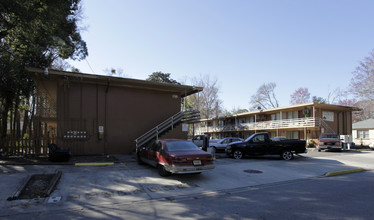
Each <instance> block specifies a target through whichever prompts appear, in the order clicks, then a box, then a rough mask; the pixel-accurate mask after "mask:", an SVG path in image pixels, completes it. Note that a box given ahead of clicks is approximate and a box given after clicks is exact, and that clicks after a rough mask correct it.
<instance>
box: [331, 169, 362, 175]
mask: <svg viewBox="0 0 374 220" xmlns="http://www.w3.org/2000/svg"><path fill="white" fill-rule="evenodd" d="M363 171H366V170H365V169H363V168H356V169H349V170H340V171H335V172H328V173H325V176H337V175H344V174H349V173H358V172H363Z"/></svg>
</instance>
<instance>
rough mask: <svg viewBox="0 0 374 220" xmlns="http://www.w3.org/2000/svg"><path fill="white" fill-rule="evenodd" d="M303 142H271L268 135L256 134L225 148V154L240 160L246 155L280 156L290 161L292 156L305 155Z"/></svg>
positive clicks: (286, 140) (287, 140)
mask: <svg viewBox="0 0 374 220" xmlns="http://www.w3.org/2000/svg"><path fill="white" fill-rule="evenodd" d="M305 146H306V144H305V141H304V140H289V139H285V140H279V141H273V140H271V139H270V138H269V135H268V133H256V134H253V135H252V136H250V137H249V138H247V139H246V140H245V141H242V142H234V143H231V144H229V145H228V146H227V148H226V154H227V155H228V156H231V157H234V158H235V159H241V158H243V157H244V156H246V155H280V156H281V158H282V159H284V160H291V159H292V158H293V154H300V153H306V152H307V151H306V148H305Z"/></svg>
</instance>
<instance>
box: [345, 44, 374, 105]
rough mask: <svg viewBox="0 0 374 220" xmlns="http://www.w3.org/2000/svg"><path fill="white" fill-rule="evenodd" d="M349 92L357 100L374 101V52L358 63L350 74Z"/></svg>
mask: <svg viewBox="0 0 374 220" xmlns="http://www.w3.org/2000/svg"><path fill="white" fill-rule="evenodd" d="M352 74H353V77H352V79H351V83H350V91H351V92H352V93H353V95H355V96H356V97H357V98H358V99H361V100H371V101H372V100H374V89H373V88H374V50H372V51H371V52H370V55H369V56H368V57H365V58H364V60H363V61H361V62H360V64H359V66H358V67H356V70H355V71H354V72H353V73H352Z"/></svg>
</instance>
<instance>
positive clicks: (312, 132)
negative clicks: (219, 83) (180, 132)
mask: <svg viewBox="0 0 374 220" xmlns="http://www.w3.org/2000/svg"><path fill="white" fill-rule="evenodd" d="M358 110H359V109H357V108H354V107H348V106H340V105H330V104H320V103H314V102H312V103H305V104H299V105H292V106H286V107H280V108H273V109H266V110H259V111H253V112H246V113H242V114H237V115H233V116H229V117H222V118H212V119H201V120H200V121H198V122H197V123H195V124H194V126H193V129H192V130H193V133H194V134H207V135H209V136H210V137H211V138H213V139H220V138H224V137H240V138H243V139H245V138H247V137H249V136H250V135H251V134H253V133H256V132H268V133H269V135H270V137H278V136H282V137H286V138H287V139H304V140H306V141H307V142H309V143H317V141H318V137H319V135H320V134H321V133H337V134H339V135H351V134H352V112H353V111H358Z"/></svg>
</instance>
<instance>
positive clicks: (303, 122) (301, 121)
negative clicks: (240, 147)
mask: <svg viewBox="0 0 374 220" xmlns="http://www.w3.org/2000/svg"><path fill="white" fill-rule="evenodd" d="M321 125H323V127H326V126H327V125H326V123H324V121H322V120H321V119H320V118H314V117H306V118H295V119H282V120H273V121H261V122H252V123H239V124H238V125H225V126H205V127H200V128H199V129H198V130H199V131H200V133H206V132H229V131H252V130H274V129H286V128H305V127H316V126H321Z"/></svg>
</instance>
